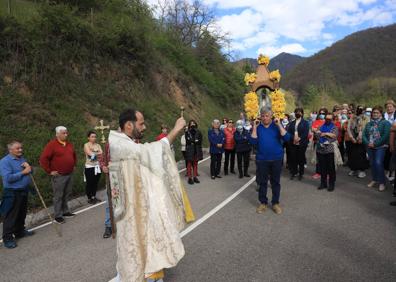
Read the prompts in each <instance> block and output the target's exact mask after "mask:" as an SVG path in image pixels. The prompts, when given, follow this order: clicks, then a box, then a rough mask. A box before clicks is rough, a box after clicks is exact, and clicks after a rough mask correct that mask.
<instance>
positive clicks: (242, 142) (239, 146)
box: [234, 129, 252, 153]
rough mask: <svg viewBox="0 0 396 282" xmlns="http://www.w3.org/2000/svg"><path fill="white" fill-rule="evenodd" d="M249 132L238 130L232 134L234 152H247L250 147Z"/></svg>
mask: <svg viewBox="0 0 396 282" xmlns="http://www.w3.org/2000/svg"><path fill="white" fill-rule="evenodd" d="M249 139H250V132H249V131H247V130H246V129H244V130H243V131H242V132H239V131H238V130H237V131H235V133H234V140H235V151H236V152H237V153H243V152H249V151H250V150H251V149H252V146H251V145H250V143H249Z"/></svg>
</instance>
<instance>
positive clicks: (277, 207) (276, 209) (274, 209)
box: [272, 204, 282, 214]
mask: <svg viewBox="0 0 396 282" xmlns="http://www.w3.org/2000/svg"><path fill="white" fill-rule="evenodd" d="M272 210H273V211H274V213H276V214H281V213H282V209H281V207H280V206H279V204H275V205H273V206H272Z"/></svg>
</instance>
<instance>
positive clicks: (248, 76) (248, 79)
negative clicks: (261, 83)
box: [245, 73, 257, 85]
mask: <svg viewBox="0 0 396 282" xmlns="http://www.w3.org/2000/svg"><path fill="white" fill-rule="evenodd" d="M256 78H257V74H255V73H247V74H246V75H245V83H246V85H249V84H251V83H254V82H255V81H256Z"/></svg>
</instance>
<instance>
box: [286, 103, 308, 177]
mask: <svg viewBox="0 0 396 282" xmlns="http://www.w3.org/2000/svg"><path fill="white" fill-rule="evenodd" d="M294 114H295V117H296V119H295V120H294V121H292V122H291V123H290V124H289V126H288V128H287V132H288V133H289V134H290V136H292V137H291V140H290V142H289V144H288V150H289V155H288V159H289V158H290V160H289V161H288V164H289V170H290V180H293V179H294V177H296V176H297V173H298V180H301V179H302V177H303V175H304V165H305V163H306V158H305V152H306V150H307V146H308V133H309V125H308V122H307V121H306V120H305V119H304V110H303V109H302V108H296V109H295V110H294Z"/></svg>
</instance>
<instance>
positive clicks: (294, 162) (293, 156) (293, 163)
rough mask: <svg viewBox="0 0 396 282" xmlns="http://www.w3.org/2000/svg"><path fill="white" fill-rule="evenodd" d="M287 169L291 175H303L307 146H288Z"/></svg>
mask: <svg viewBox="0 0 396 282" xmlns="http://www.w3.org/2000/svg"><path fill="white" fill-rule="evenodd" d="M288 148H289V151H290V152H289V159H290V160H289V162H288V163H289V169H290V174H291V175H297V173H298V174H299V175H304V165H305V163H306V161H305V152H306V151H307V146H304V145H294V144H290V145H289V147H288Z"/></svg>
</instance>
